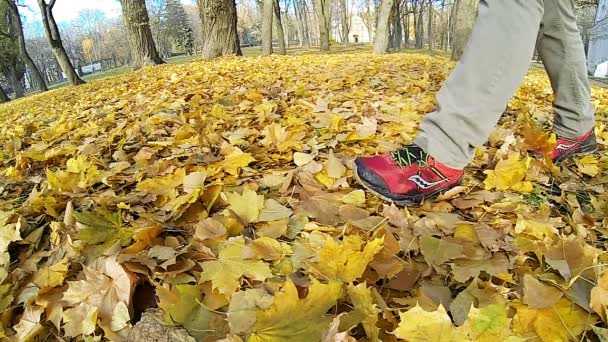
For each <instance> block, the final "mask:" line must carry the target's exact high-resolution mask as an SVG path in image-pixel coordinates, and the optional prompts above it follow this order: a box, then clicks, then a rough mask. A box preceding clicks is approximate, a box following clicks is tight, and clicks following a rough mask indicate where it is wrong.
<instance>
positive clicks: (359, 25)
mask: <svg viewBox="0 0 608 342" xmlns="http://www.w3.org/2000/svg"><path fill="white" fill-rule="evenodd" d="M332 38H334V39H335V40H336V42H338V43H342V41H341V40H342V39H341V34H340V25H339V24H337V23H334V25H333V35H332ZM348 42H349V43H351V44H352V43H371V39H370V37H369V31H368V29H367V26H365V22H364V21H363V18H361V16H359V15H357V14H353V15H352V16H351V18H350V31H349V32H348Z"/></svg>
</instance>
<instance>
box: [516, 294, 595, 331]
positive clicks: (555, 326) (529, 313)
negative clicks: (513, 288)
mask: <svg viewBox="0 0 608 342" xmlns="http://www.w3.org/2000/svg"><path fill="white" fill-rule="evenodd" d="M512 306H513V307H514V308H515V309H517V314H515V317H514V318H513V331H515V332H516V333H518V334H520V335H522V336H526V337H530V338H539V339H540V340H541V341H571V340H578V336H579V335H580V334H582V333H583V332H584V331H585V330H586V329H587V328H589V327H591V325H593V324H594V323H595V322H596V321H597V316H595V315H590V314H589V313H587V311H585V310H583V309H582V308H580V307H579V306H578V305H576V304H574V303H572V302H571V301H569V300H568V299H565V298H562V299H560V300H559V301H558V302H557V303H556V304H555V305H554V306H552V307H550V308H545V309H531V308H529V307H528V306H526V305H524V304H522V303H521V302H514V303H513V305H512Z"/></svg>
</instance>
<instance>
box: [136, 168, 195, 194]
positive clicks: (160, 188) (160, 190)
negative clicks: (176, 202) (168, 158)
mask: <svg viewBox="0 0 608 342" xmlns="http://www.w3.org/2000/svg"><path fill="white" fill-rule="evenodd" d="M184 177H186V170H184V169H183V168H182V169H177V170H176V171H175V172H173V173H172V174H170V175H166V176H160V177H154V178H148V179H145V180H143V181H141V182H139V184H137V190H139V191H146V192H149V193H151V194H155V195H162V196H166V197H169V198H171V199H173V198H175V197H176V196H177V191H176V190H175V188H176V187H177V186H179V185H182V184H183V182H184Z"/></svg>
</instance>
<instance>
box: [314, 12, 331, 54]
mask: <svg viewBox="0 0 608 342" xmlns="http://www.w3.org/2000/svg"><path fill="white" fill-rule="evenodd" d="M315 12H316V13H317V21H318V22H319V41H320V42H319V45H320V48H321V51H329V34H330V32H331V0H315Z"/></svg>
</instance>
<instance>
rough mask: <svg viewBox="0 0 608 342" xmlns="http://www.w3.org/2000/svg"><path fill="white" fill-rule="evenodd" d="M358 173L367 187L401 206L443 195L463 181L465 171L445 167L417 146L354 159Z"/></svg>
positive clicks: (357, 176)
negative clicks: (386, 153)
mask: <svg viewBox="0 0 608 342" xmlns="http://www.w3.org/2000/svg"><path fill="white" fill-rule="evenodd" d="M355 176H356V178H357V180H358V181H359V182H360V183H361V184H362V185H363V186H364V187H365V188H366V189H368V190H370V191H371V192H373V193H375V194H376V195H378V196H379V197H381V198H382V199H384V200H387V201H390V202H394V203H396V204H398V205H411V204H417V203H420V202H422V201H423V200H424V199H427V198H433V197H436V196H438V195H439V194H442V193H444V192H446V191H448V190H450V189H452V188H454V187H455V186H457V185H458V184H460V182H461V181H462V177H463V176H464V170H459V169H454V168H451V167H449V166H446V165H444V164H442V163H440V162H439V161H437V160H435V159H434V158H433V157H431V156H430V155H428V154H427V153H426V152H424V151H423V150H422V149H421V148H420V147H419V146H417V145H408V146H405V147H404V148H402V149H400V150H398V151H395V152H393V153H391V154H388V155H380V156H373V157H362V158H357V159H356V160H355Z"/></svg>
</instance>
